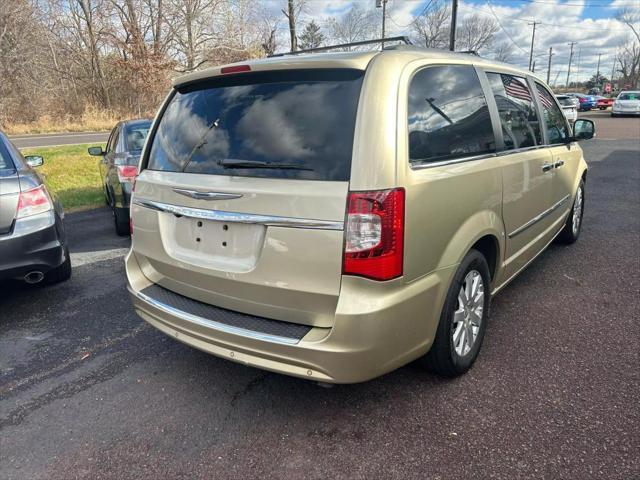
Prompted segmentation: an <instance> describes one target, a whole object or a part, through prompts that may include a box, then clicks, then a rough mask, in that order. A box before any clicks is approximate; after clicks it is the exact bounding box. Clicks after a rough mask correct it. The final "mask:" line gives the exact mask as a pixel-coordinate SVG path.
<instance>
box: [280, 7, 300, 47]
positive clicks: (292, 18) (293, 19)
mask: <svg viewBox="0 0 640 480" xmlns="http://www.w3.org/2000/svg"><path fill="white" fill-rule="evenodd" d="M304 6H305V0H287V9H286V10H285V9H282V13H284V16H285V17H287V20H288V21H289V37H290V39H291V51H292V52H295V51H296V50H297V49H298V36H297V34H296V23H297V21H298V17H299V16H300V14H301V13H302V11H303V9H304Z"/></svg>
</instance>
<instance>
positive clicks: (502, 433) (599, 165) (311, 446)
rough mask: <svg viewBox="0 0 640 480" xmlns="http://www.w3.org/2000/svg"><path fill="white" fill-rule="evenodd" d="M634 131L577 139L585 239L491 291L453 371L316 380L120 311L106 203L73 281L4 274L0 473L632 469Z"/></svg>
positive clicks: (584, 474)
mask: <svg viewBox="0 0 640 480" xmlns="http://www.w3.org/2000/svg"><path fill="white" fill-rule="evenodd" d="M616 120H618V119H616ZM632 121H633V119H632ZM603 123H604V122H603ZM637 137H638V135H636V134H634V133H633V131H631V134H630V136H627V138H628V139H627V140H620V141H609V140H593V141H591V142H586V143H585V146H584V148H585V155H586V156H587V158H588V159H589V160H590V162H591V170H590V173H589V179H588V183H587V203H586V212H585V223H584V227H583V231H582V236H581V238H580V240H579V242H578V243H577V244H575V245H573V246H569V247H567V246H556V245H553V246H551V247H550V248H549V249H548V250H547V251H546V252H545V253H543V254H542V255H541V256H540V257H539V258H538V260H536V262H534V263H533V264H532V265H531V266H530V267H529V268H528V269H527V270H526V271H525V272H524V273H523V274H522V275H521V276H520V277H518V279H516V280H515V281H514V282H513V283H512V284H511V285H510V286H509V287H508V288H506V289H505V290H504V291H503V292H502V293H501V294H500V295H499V296H497V297H496V298H495V301H494V304H493V310H492V316H491V319H490V323H489V325H488V331H487V336H486V338H485V342H484V346H483V351H482V353H481V355H480V358H479V360H478V362H477V363H476V366H475V367H474V368H473V369H472V370H471V371H470V372H469V373H468V374H467V375H465V376H463V377H461V378H458V379H455V380H442V379H440V378H437V377H435V376H433V375H430V374H428V373H425V372H424V371H423V370H422V369H420V368H419V367H418V366H416V365H408V366H406V367H404V368H401V369H399V370H397V371H396V372H393V373H390V374H388V375H385V376H384V377H382V378H379V379H377V380H374V381H371V382H367V383H364V384H358V385H346V386H336V387H334V388H331V389H323V388H319V387H318V386H316V385H314V384H312V383H309V382H306V381H303V380H298V379H294V378H289V377H285V376H281V375H276V374H271V373H266V372H262V371H260V370H255V369H252V368H248V367H244V366H241V365H238V364H234V363H230V362H228V361H225V360H222V359H218V358H215V357H212V356H209V355H206V354H204V353H202V352H199V351H197V350H194V349H191V348H189V347H187V346H185V345H182V344H180V343H178V342H176V341H174V340H172V339H171V338H168V337H165V336H164V335H163V334H161V333H159V332H157V331H155V330H154V329H152V328H151V327H149V326H147V325H146V324H145V323H143V322H142V321H141V320H140V319H139V318H138V317H137V316H136V315H135V314H133V312H132V309H131V306H130V303H129V299H128V297H127V294H126V288H125V278H124V269H123V264H122V254H123V252H124V251H125V250H124V249H125V248H126V247H127V240H126V239H121V238H118V237H116V236H115V234H114V232H113V226H112V222H111V218H110V216H109V213H108V212H107V211H106V210H96V211H92V212H85V213H79V214H72V215H69V216H68V218H67V225H68V229H69V235H70V237H71V238H72V245H71V251H72V258H73V262H74V277H73V278H72V280H71V281H69V282H67V283H65V284H63V285H58V286H54V287H48V288H24V287H21V286H17V285H14V284H3V285H0V478H3V479H7V480H9V479H71V478H82V479H84V478H86V479H102V478H105V479H107V478H108V479H146V478H149V479H156V478H184V479H194V478H203V479H204V478H207V479H210V478H238V479H246V478H303V477H304V478H345V479H346V478H349V479H351V478H362V479H370V478H403V479H404V478H416V479H450V478H451V479H457V478H496V479H516V478H549V479H551V478H553V479H564V478H566V479H589V478H602V479H624V480H628V479H633V478H640V455H639V452H640V435H639V434H638V432H639V429H640V406H639V405H640V403H639V402H638V398H640V374H639V368H638V365H639V346H638V345H640V329H639V328H638V321H639V320H640V319H639V316H638V312H639V311H640V300H639V299H640V295H639V293H640V292H639V289H640V273H639V272H640V260H639V258H640V257H639V253H638V252H639V251H640V250H639V248H640V189H639V188H638V187H639V185H640V146H639V144H638V139H637Z"/></svg>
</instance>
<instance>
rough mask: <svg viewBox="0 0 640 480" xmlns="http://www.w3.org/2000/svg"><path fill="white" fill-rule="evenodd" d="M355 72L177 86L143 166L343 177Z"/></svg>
mask: <svg viewBox="0 0 640 480" xmlns="http://www.w3.org/2000/svg"><path fill="white" fill-rule="evenodd" d="M363 75H364V72H362V71H359V70H351V69H326V70H325V69H322V70H320V69H318V70H281V71H269V72H255V73H245V74H240V75H234V76H229V77H216V78H214V79H210V80H208V81H205V82H200V83H197V84H194V85H189V86H185V87H179V88H178V90H177V92H176V93H175V95H174V96H173V98H172V99H171V101H170V102H169V104H168V105H167V107H166V109H165V111H164V112H163V113H162V117H161V118H160V121H159V123H158V128H157V131H156V132H155V133H154V137H153V140H152V145H151V150H150V153H149V158H148V161H147V168H149V169H150V170H162V171H170V172H181V171H184V172H190V173H204V174H212V175H234V176H251V177H267V178H295V179H308V180H339V181H345V180H349V178H350V172H351V151H352V147H353V136H354V129H355V121H356V112H357V107H358V98H359V95H360V87H361V84H362V78H363Z"/></svg>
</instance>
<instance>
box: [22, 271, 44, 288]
mask: <svg viewBox="0 0 640 480" xmlns="http://www.w3.org/2000/svg"><path fill="white" fill-rule="evenodd" d="M43 279H44V273H42V272H39V271H37V270H35V271H33V272H29V273H27V274H26V275H25V276H24V281H25V282H27V283H28V284H30V285H33V284H35V283H40V282H41V281H42V280H43Z"/></svg>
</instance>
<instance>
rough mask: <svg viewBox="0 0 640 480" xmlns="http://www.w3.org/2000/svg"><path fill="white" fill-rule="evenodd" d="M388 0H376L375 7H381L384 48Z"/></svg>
mask: <svg viewBox="0 0 640 480" xmlns="http://www.w3.org/2000/svg"><path fill="white" fill-rule="evenodd" d="M388 1H389V0H376V8H380V7H382V49H383V50H384V29H385V21H386V20H387V2H388Z"/></svg>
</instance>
